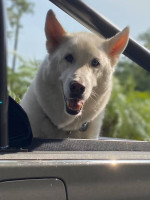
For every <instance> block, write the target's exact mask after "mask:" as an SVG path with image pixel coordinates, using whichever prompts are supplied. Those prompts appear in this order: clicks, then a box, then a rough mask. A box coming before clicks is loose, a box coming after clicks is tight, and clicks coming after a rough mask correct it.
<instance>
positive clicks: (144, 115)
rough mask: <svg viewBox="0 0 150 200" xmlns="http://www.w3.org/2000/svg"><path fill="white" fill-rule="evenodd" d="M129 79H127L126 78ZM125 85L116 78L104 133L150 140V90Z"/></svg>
mask: <svg viewBox="0 0 150 200" xmlns="http://www.w3.org/2000/svg"><path fill="white" fill-rule="evenodd" d="M126 81H127V80H126ZM130 84H131V87H129V88H128V91H127V88H126V87H123V86H121V85H120V84H119V81H118V80H117V79H114V89H113V92H112V96H111V100H110V102H109V104H108V106H107V109H106V114H105V119H104V125H103V128H102V135H103V136H109V137H118V138H127V139H136V140H150V117H149V116H150V101H149V99H150V92H140V91H136V90H134V87H133V85H132V84H134V83H133V82H132V81H130Z"/></svg>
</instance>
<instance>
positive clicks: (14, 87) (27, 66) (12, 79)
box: [8, 59, 40, 101]
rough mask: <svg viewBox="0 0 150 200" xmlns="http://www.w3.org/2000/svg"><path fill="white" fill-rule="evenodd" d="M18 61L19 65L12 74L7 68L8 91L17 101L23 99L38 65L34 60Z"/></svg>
mask: <svg viewBox="0 0 150 200" xmlns="http://www.w3.org/2000/svg"><path fill="white" fill-rule="evenodd" d="M20 61H21V65H20V67H19V68H18V69H17V70H16V72H12V70H11V68H8V91H9V94H10V95H13V96H14V97H15V99H18V100H17V101H19V99H21V98H22V97H23V95H24V93H25V92H26V90H27V88H28V87H29V85H30V84H31V82H32V80H33V78H34V77H35V74H36V72H37V68H38V66H39V63H40V62H38V61H36V60H30V61H25V60H23V59H21V60H20Z"/></svg>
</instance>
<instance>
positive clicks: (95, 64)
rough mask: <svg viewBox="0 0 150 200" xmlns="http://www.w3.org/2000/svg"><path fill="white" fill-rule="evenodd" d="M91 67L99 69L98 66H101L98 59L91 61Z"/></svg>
mask: <svg viewBox="0 0 150 200" xmlns="http://www.w3.org/2000/svg"><path fill="white" fill-rule="evenodd" d="M91 65H92V67H97V66H98V65H100V63H99V61H98V60H97V59H96V58H94V59H93V60H92V61H91Z"/></svg>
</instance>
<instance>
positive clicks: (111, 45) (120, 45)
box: [105, 27, 129, 66]
mask: <svg viewBox="0 0 150 200" xmlns="http://www.w3.org/2000/svg"><path fill="white" fill-rule="evenodd" d="M128 40H129V27H126V28H125V29H124V30H123V31H121V32H119V33H118V34H116V35H115V36H113V37H112V38H110V39H108V40H107V41H106V45H105V50H106V52H107V54H108V56H109V58H110V60H111V64H112V66H114V65H115V64H116V63H117V61H118V58H119V56H120V54H121V53H122V52H123V51H124V49H125V48H126V46H127V44H128Z"/></svg>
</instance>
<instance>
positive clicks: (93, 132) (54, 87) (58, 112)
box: [21, 10, 129, 139]
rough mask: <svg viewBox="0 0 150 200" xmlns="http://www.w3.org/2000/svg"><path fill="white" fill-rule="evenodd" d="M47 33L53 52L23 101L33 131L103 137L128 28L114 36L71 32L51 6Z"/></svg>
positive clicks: (41, 134)
mask: <svg viewBox="0 0 150 200" xmlns="http://www.w3.org/2000/svg"><path fill="white" fill-rule="evenodd" d="M45 34H46V38H47V41H46V47H47V51H48V55H47V56H46V58H45V60H44V61H43V63H42V65H41V67H40V69H39V71H38V73H37V76H36V78H35V79H34V81H33V83H32V84H31V86H30V88H29V89H28V91H27V93H26V94H25V95H24V97H23V99H22V101H21V106H22V107H23V109H24V110H25V111H26V113H27V115H28V117H29V120H30V123H31V127H32V131H33V136H34V137H38V138H78V139H84V138H87V139H98V137H99V134H100V129H101V125H102V120H103V116H104V109H105V107H106V105H107V103H108V100H109V98H110V95H111V90H112V76H113V72H114V69H115V65H116V64H117V62H118V59H119V56H120V54H121V53H122V52H123V50H124V49H125V47H126V45H127V43H128V39H129V28H128V27H126V28H125V29H124V30H123V31H121V32H119V33H118V34H117V35H115V36H114V37H112V38H110V39H104V38H103V37H100V36H97V35H95V34H92V33H86V32H81V33H73V34H69V33H67V32H66V31H65V30H64V29H63V27H62V26H61V24H60V23H59V21H58V20H57V18H56V17H55V14H54V13H53V11H52V10H49V11H48V13H47V17H46V22H45Z"/></svg>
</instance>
